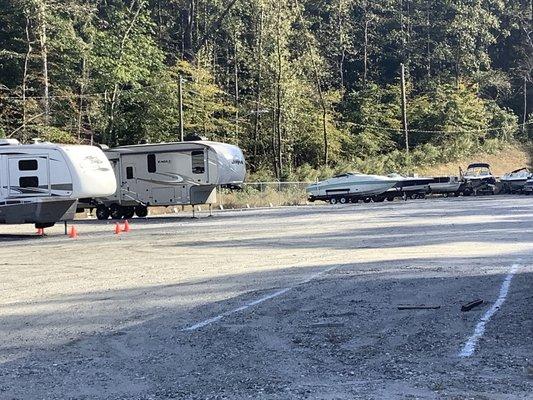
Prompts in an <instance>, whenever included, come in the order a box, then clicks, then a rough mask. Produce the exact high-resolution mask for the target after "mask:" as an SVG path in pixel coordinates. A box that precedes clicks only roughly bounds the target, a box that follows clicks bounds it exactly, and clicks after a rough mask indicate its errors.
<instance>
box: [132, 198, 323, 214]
mask: <svg viewBox="0 0 533 400" xmlns="http://www.w3.org/2000/svg"><path fill="white" fill-rule="evenodd" d="M313 201H314V200H313ZM135 215H137V216H138V217H139V218H144V217H146V216H147V215H148V207H146V206H137V207H135Z"/></svg>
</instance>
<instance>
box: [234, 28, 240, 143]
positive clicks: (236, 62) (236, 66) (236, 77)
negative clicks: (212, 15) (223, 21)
mask: <svg viewBox="0 0 533 400" xmlns="http://www.w3.org/2000/svg"><path fill="white" fill-rule="evenodd" d="M237 52H238V49H237V31H235V36H234V39H233V56H234V59H233V74H234V80H235V86H234V89H235V139H236V140H238V138H239V59H238V53H237Z"/></svg>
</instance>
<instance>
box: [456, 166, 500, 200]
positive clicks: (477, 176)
mask: <svg viewBox="0 0 533 400" xmlns="http://www.w3.org/2000/svg"><path fill="white" fill-rule="evenodd" d="M462 180H463V184H462V185H461V188H460V191H461V193H462V194H463V195H464V196H470V195H478V194H494V193H495V191H496V178H495V177H494V175H493V174H492V172H491V170H490V165H489V164H487V163H473V164H470V165H469V166H468V168H467V169H466V172H465V173H464V174H462Z"/></svg>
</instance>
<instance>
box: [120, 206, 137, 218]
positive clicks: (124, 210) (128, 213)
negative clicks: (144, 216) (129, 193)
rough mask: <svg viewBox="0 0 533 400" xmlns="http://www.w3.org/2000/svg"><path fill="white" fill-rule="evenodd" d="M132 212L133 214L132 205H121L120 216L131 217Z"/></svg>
mask: <svg viewBox="0 0 533 400" xmlns="http://www.w3.org/2000/svg"><path fill="white" fill-rule="evenodd" d="M134 214H135V208H134V207H122V218H124V219H131V218H133V215H134Z"/></svg>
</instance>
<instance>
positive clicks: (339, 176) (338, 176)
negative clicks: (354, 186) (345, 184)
mask: <svg viewBox="0 0 533 400" xmlns="http://www.w3.org/2000/svg"><path fill="white" fill-rule="evenodd" d="M350 175H353V173H351V172H347V173H345V174H339V175H335V176H334V178H346V177H348V176H350Z"/></svg>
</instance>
